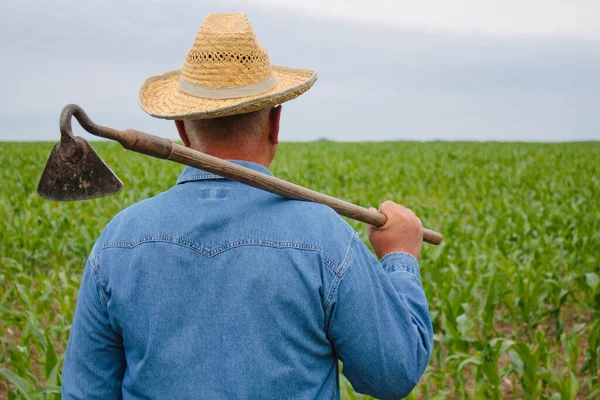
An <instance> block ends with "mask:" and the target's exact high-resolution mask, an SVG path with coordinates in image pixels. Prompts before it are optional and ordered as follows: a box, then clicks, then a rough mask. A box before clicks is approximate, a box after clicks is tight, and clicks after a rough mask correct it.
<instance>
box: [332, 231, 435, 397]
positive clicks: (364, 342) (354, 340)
mask: <svg viewBox="0 0 600 400" xmlns="http://www.w3.org/2000/svg"><path fill="white" fill-rule="evenodd" d="M348 257H351V259H350V261H349V263H348V267H347V268H346V269H345V271H344V272H343V275H341V277H339V282H338V287H337V293H336V297H335V301H334V302H333V303H332V305H331V311H330V312H331V314H330V318H329V325H328V335H329V338H330V340H331V342H332V344H333V347H334V349H335V351H336V353H337V355H338V357H339V359H340V360H341V361H342V362H343V372H344V375H345V376H346V378H348V380H349V381H350V383H351V384H352V386H353V388H354V390H356V391H357V392H360V393H365V394H368V395H370V396H374V397H377V398H380V399H395V398H402V397H405V396H407V395H408V394H409V393H410V392H411V391H412V389H413V388H414V387H415V386H416V385H417V383H418V381H419V379H420V377H421V375H422V374H423V372H424V371H425V368H426V366H427V363H428V361H429V356H430V354H431V347H432V344H433V328H432V326H431V319H430V316H429V310H428V306H427V299H426V297H425V293H424V291H423V287H422V286H421V280H420V271H419V264H418V262H417V260H416V259H415V258H414V257H413V256H411V255H409V254H406V253H400V252H397V253H390V254H388V255H386V256H385V257H383V259H382V260H381V262H378V261H377V259H376V258H375V256H374V255H373V254H372V253H371V252H370V251H369V249H368V248H367V247H366V246H365V244H364V243H363V242H362V241H361V240H359V239H358V238H357V237H356V235H355V238H354V241H353V244H352V245H351V246H350V250H349V256H348Z"/></svg>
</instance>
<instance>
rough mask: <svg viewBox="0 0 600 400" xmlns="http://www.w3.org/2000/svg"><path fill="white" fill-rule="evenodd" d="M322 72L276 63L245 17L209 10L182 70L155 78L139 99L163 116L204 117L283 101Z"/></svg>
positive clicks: (144, 86)
mask: <svg viewBox="0 0 600 400" xmlns="http://www.w3.org/2000/svg"><path fill="white" fill-rule="evenodd" d="M316 79H317V74H316V72H315V71H311V70H307V69H294V68H287V67H278V66H275V65H271V63H270V62H269V56H268V55H267V52H266V51H265V49H264V48H263V47H262V45H261V44H260V42H259V41H258V39H257V37H256V35H255V33H254V31H253V30H252V27H251V26H250V22H249V21H248V18H247V17H246V15H244V14H241V13H238V14H210V15H208V16H207V17H206V18H205V19H204V22H203V23H202V26H201V27H200V30H199V31H198V35H197V36H196V40H195V41H194V44H193V45H192V48H191V49H190V51H189V52H188V53H187V57H186V58H185V63H184V64H183V69H181V70H176V71H171V72H167V73H165V74H162V75H157V76H152V77H150V78H148V79H146V81H145V82H144V84H143V85H142V88H141V89H140V93H139V97H138V102H139V104H140V106H141V107H142V109H144V111H146V112H147V113H148V114H150V115H152V116H153V117H157V118H164V119H205V118H215V117H223V116H226V115H233V114H242V113H247V112H251V111H256V110H259V109H261V108H265V107H268V106H272V105H275V104H280V103H283V102H285V101H288V100H291V99H294V98H296V97H298V96H300V95H301V94H302V93H304V92H306V91H307V90H308V89H310V87H311V86H312V85H313V83H315V80H316Z"/></svg>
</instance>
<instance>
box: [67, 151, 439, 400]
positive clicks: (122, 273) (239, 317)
mask: <svg viewBox="0 0 600 400" xmlns="http://www.w3.org/2000/svg"><path fill="white" fill-rule="evenodd" d="M235 162H236V163H237V164H240V165H244V166H246V167H249V168H252V169H254V170H257V171H260V172H262V173H265V174H270V172H269V171H268V170H267V169H266V168H265V167H263V166H261V165H258V164H254V163H250V162H243V161H235ZM432 340H433V334H432V327H431V321H430V316H429V312H428V308H427V300H426V298H425V294H424V292H423V288H422V286H421V281H420V274H419V265H418V263H417V261H416V260H415V258H413V257H412V256H410V255H408V254H406V253H391V254H388V255H387V256H385V257H384V258H383V259H382V260H381V262H379V261H378V260H377V259H376V258H375V256H373V254H372V253H371V252H370V251H369V250H368V248H367V247H366V246H365V244H364V243H363V242H362V241H361V240H360V239H359V237H358V235H357V233H356V232H355V231H354V230H353V229H352V228H350V227H349V226H348V225H347V224H346V223H345V222H344V220H343V219H342V218H340V217H339V216H338V215H337V214H336V213H335V212H334V211H333V210H331V209H330V208H329V207H326V206H323V205H320V204H315V203H309V202H302V201H292V200H286V199H284V198H282V197H280V196H277V195H274V194H271V193H268V192H265V191H262V190H258V189H255V188H252V187H249V186H247V185H244V184H240V183H237V182H233V181H231V180H227V179H223V178H221V177H219V176H216V175H213V174H210V173H207V172H204V171H201V170H198V169H194V168H190V167H187V168H186V169H185V170H184V171H183V173H182V174H181V176H180V177H179V179H178V181H177V184H176V185H175V186H174V187H172V188H171V189H169V190H168V191H166V192H164V193H161V194H159V195H158V196H156V197H153V198H150V199H147V200H144V201H142V202H140V203H137V204H135V205H133V206H131V207H129V208H127V209H126V210H124V211H122V212H121V213H119V214H118V215H117V216H116V217H115V218H114V219H113V220H112V221H111V222H110V223H109V224H108V225H107V227H106V228H105V229H104V231H103V233H102V234H101V236H100V238H99V240H98V241H97V243H96V244H95V245H94V247H93V249H92V252H91V254H90V256H89V259H88V261H87V263H86V266H85V270H84V273H83V279H82V282H81V288H80V291H79V297H78V301H77V307H76V312H75V317H74V320H73V325H72V328H71V333H70V337H69V343H68V347H67V352H66V356H65V362H64V368H63V387H62V390H63V396H64V397H63V398H65V399H75V398H77V399H116V398H123V399H149V398H153V399H190V398H199V399H338V398H339V396H340V389H339V378H338V364H339V363H338V360H341V361H342V363H343V372H344V374H345V376H346V377H347V378H348V380H349V381H350V382H351V383H352V385H353V387H354V389H355V390H356V391H358V392H361V393H366V394H369V395H371V396H374V397H378V398H383V399H386V398H399V397H403V396H406V395H407V394H408V393H409V392H410V391H411V390H412V389H413V387H414V386H415V385H416V384H417V382H418V380H419V378H420V377H421V375H422V373H423V371H424V370H425V367H426V365H427V362H428V360H429V355H430V353H431V346H432Z"/></svg>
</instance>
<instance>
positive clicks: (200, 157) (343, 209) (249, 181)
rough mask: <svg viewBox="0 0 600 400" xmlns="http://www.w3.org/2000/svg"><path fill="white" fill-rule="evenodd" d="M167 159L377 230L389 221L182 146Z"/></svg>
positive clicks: (429, 235) (429, 237)
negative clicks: (327, 210)
mask: <svg viewBox="0 0 600 400" xmlns="http://www.w3.org/2000/svg"><path fill="white" fill-rule="evenodd" d="M167 159H168V160H171V161H175V162H178V163H180V164H185V165H189V166H192V167H196V168H199V169H202V170H204V171H208V172H211V173H213V174H217V175H220V176H223V177H225V178H228V179H231V180H234V181H237V182H242V183H245V184H246V185H249V186H253V187H255V188H258V189H262V190H266V191H268V192H271V193H275V194H278V195H280V196H283V197H285V198H288V199H293V200H305V201H312V202H315V203H321V204H325V205H326V206H329V207H331V208H332V209H334V210H335V211H336V212H337V213H338V214H341V215H344V216H346V217H349V218H352V219H355V220H357V221H362V222H365V223H367V224H371V225H374V226H376V227H381V226H383V225H384V224H385V222H386V221H387V217H386V216H385V215H384V214H382V213H380V212H379V211H375V210H369V209H367V208H364V207H361V206H357V205H356V204H352V203H349V202H347V201H344V200H340V199H338V198H335V197H332V196H328V195H326V194H323V193H320V192H316V191H314V190H310V189H307V188H305V187H302V186H299V185H296V184H293V183H290V182H287V181H284V180H283V179H279V178H276V177H274V176H270V175H265V174H263V173H260V172H257V171H254V170H252V169H249V168H245V167H242V166H240V165H237V164H234V163H231V162H229V161H224V160H222V159H220V158H218V157H213V156H210V155H208V154H205V153H202V152H199V151H196V150H192V149H189V148H187V147H184V146H181V145H179V144H175V143H173V144H172V150H171V153H170V154H169V156H168V157H167ZM423 240H424V241H425V242H427V243H431V244H435V245H437V244H440V243H441V242H442V240H443V238H442V235H441V234H440V233H438V232H435V231H432V230H429V229H423Z"/></svg>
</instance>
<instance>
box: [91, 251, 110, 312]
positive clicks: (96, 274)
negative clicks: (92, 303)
mask: <svg viewBox="0 0 600 400" xmlns="http://www.w3.org/2000/svg"><path fill="white" fill-rule="evenodd" d="M98 265H100V260H99V259H98V258H97V257H95V256H91V257H90V267H91V268H92V273H93V274H94V280H95V281H96V285H98V288H99V289H100V290H99V292H100V299H101V300H102V302H103V303H104V305H105V306H108V301H107V300H106V297H105V296H104V293H106V291H105V290H104V287H103V286H102V283H100V271H99V270H98Z"/></svg>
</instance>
